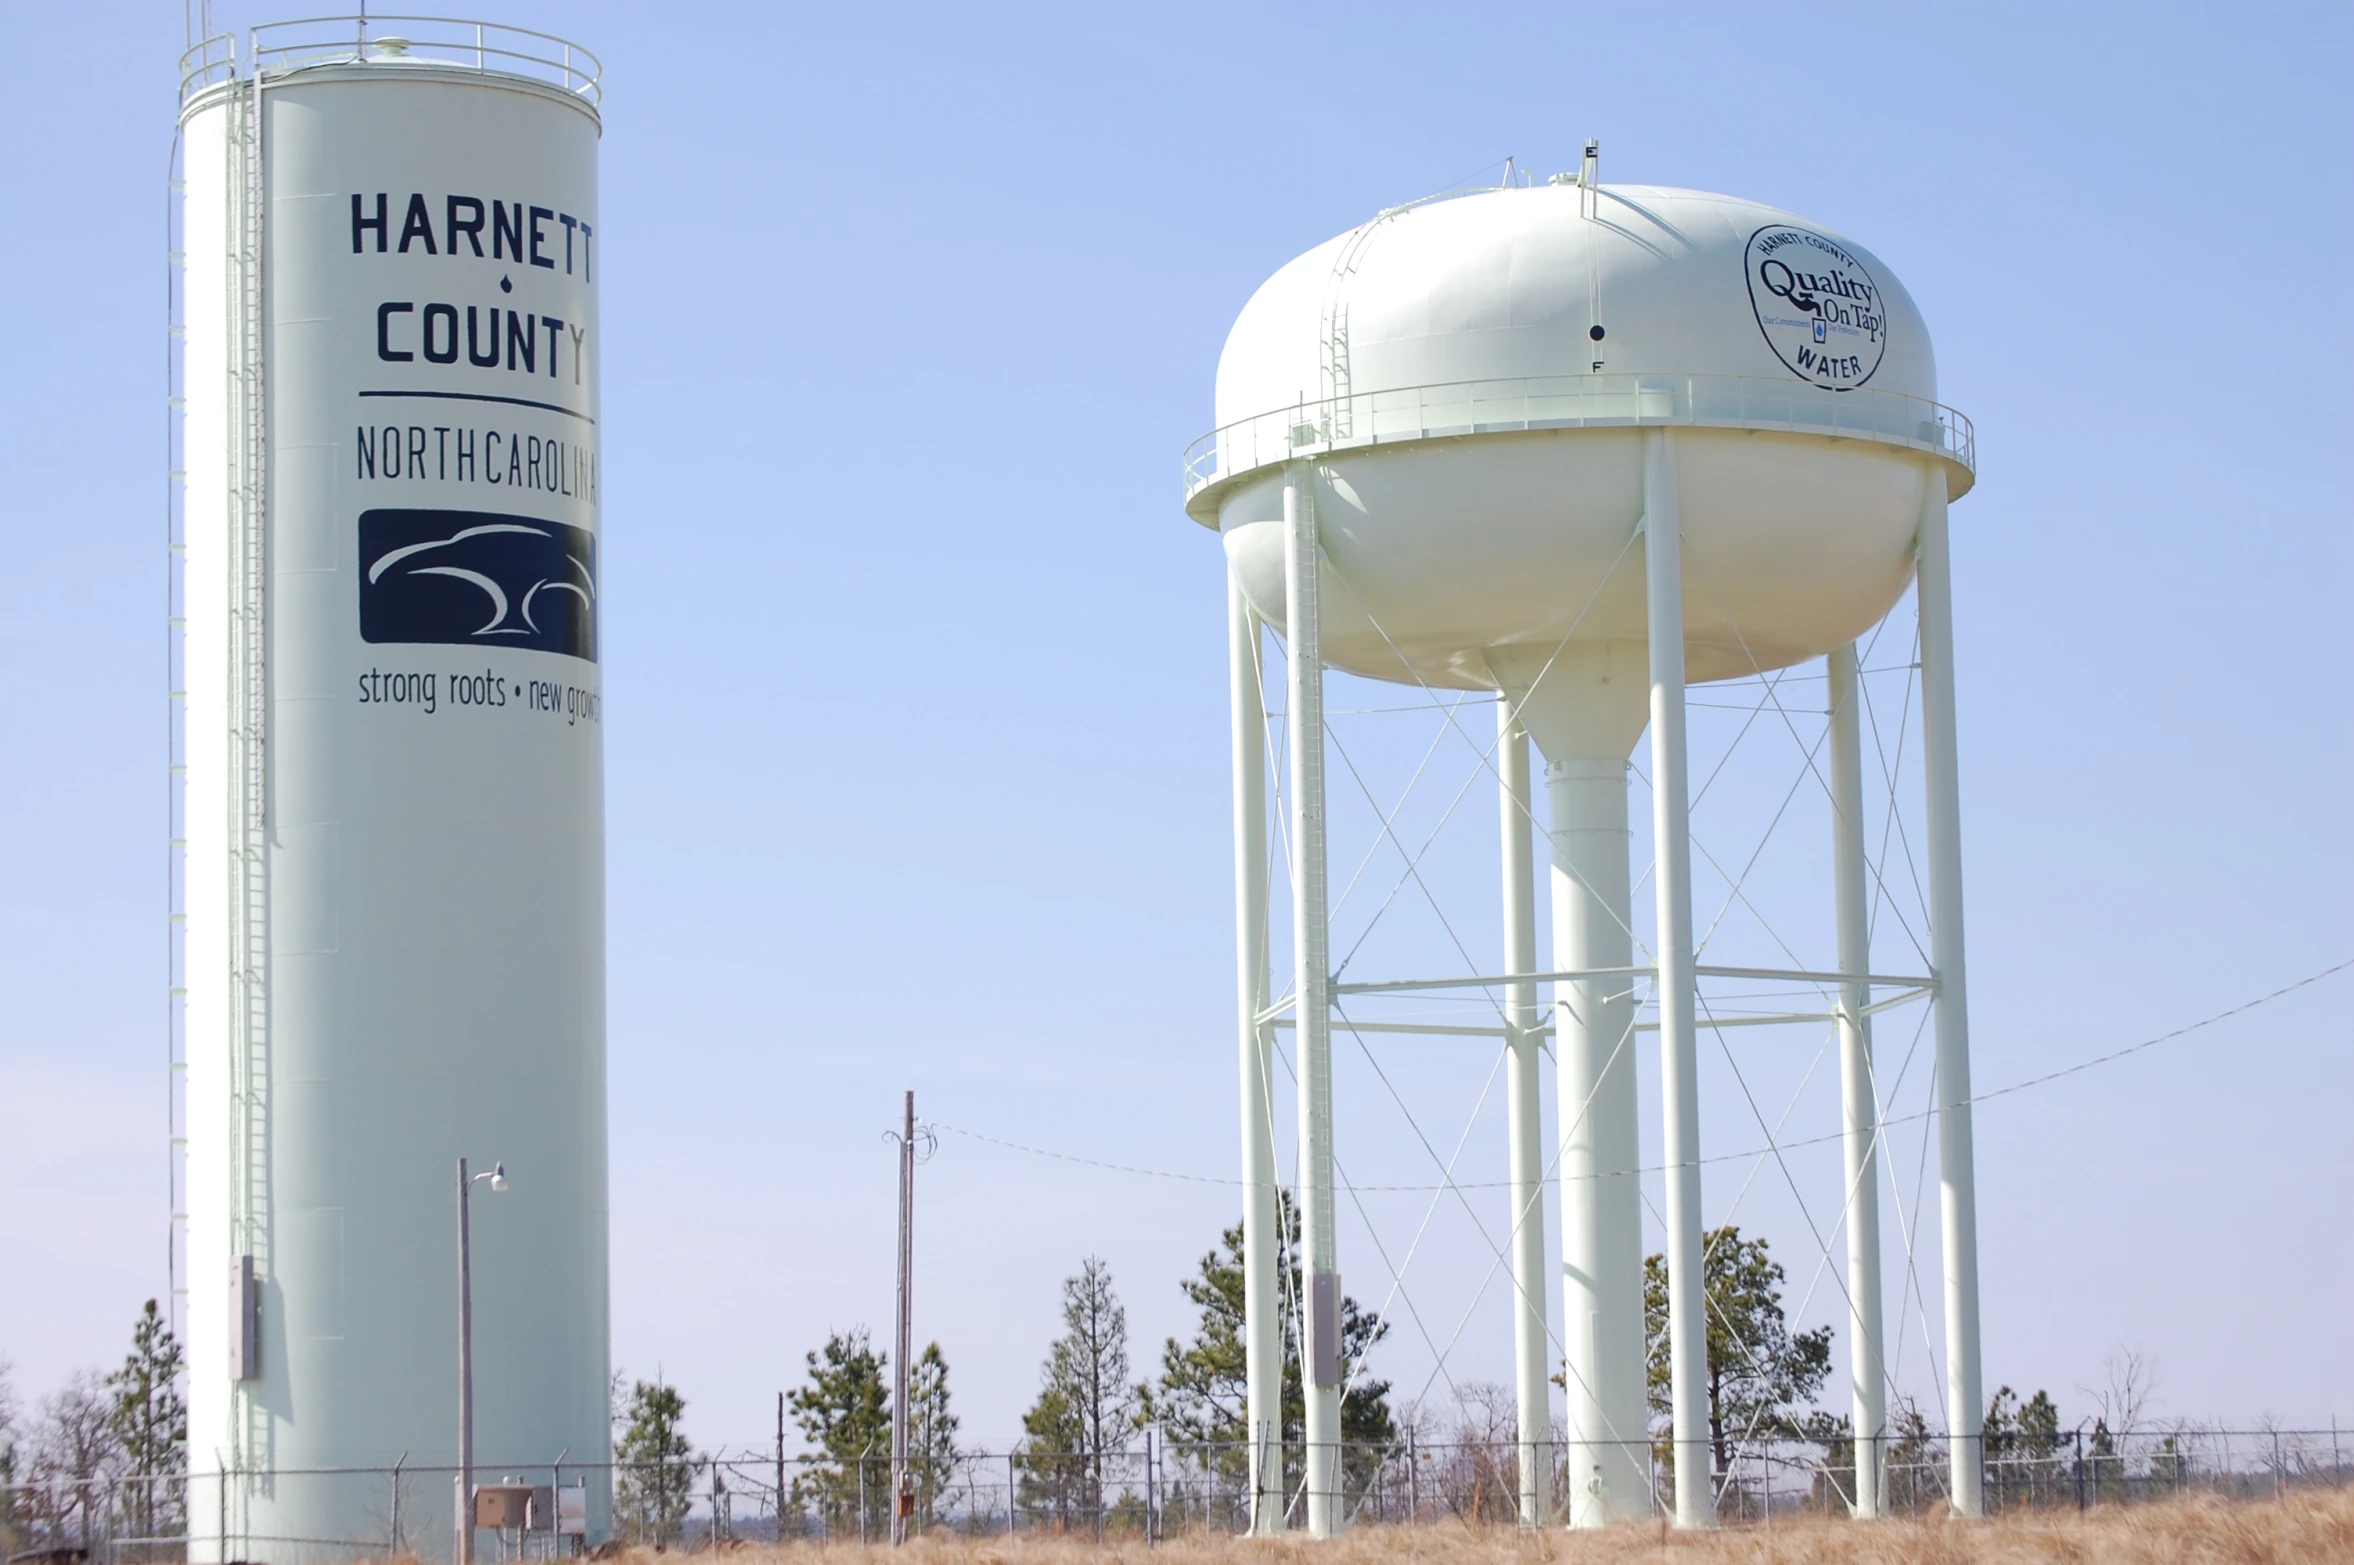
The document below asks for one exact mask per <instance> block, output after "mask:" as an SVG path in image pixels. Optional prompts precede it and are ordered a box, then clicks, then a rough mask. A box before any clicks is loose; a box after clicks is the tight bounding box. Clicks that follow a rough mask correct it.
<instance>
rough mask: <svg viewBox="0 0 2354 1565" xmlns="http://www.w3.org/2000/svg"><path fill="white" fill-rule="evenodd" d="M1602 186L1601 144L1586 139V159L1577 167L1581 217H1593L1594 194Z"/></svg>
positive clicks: (1593, 139)
mask: <svg viewBox="0 0 2354 1565" xmlns="http://www.w3.org/2000/svg"><path fill="white" fill-rule="evenodd" d="M1601 185H1602V143H1601V142H1600V141H1598V140H1596V139H1595V138H1594V137H1592V136H1588V137H1587V138H1586V158H1585V161H1584V162H1583V163H1580V164H1579V165H1578V205H1579V206H1580V207H1582V208H1583V209H1584V210H1583V212H1582V214H1581V215H1582V216H1585V217H1592V216H1593V215H1594V192H1595V191H1596V190H1599V189H1600V188H1601Z"/></svg>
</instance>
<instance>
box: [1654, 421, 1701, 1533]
mask: <svg viewBox="0 0 2354 1565" xmlns="http://www.w3.org/2000/svg"><path fill="white" fill-rule="evenodd" d="M1643 564H1644V573H1645V577H1646V581H1647V593H1648V597H1649V602H1648V609H1649V620H1650V631H1651V797H1652V808H1651V825H1652V838H1653V843H1654V850H1655V852H1656V854H1657V865H1658V892H1657V900H1658V906H1659V946H1658V953H1659V954H1658V961H1659V990H1658V994H1659V1061H1660V1096H1661V1100H1662V1108H1663V1110H1664V1112H1665V1118H1666V1132H1667V1133H1666V1138H1665V1145H1664V1147H1663V1148H1662V1156H1661V1158H1660V1162H1661V1164H1662V1165H1663V1166H1664V1169H1665V1174H1666V1181H1667V1201H1666V1209H1665V1216H1666V1219H1667V1321H1668V1327H1667V1331H1668V1368H1669V1400H1670V1416H1671V1420H1672V1425H1673V1432H1674V1439H1675V1453H1676V1512H1675V1519H1676V1525H1677V1526H1678V1527H1705V1526H1707V1525H1708V1524H1709V1522H1710V1521H1711V1519H1712V1518H1713V1515H1714V1506H1713V1505H1712V1503H1711V1498H1710V1475H1709V1443H1708V1322H1707V1316H1706V1309H1707V1306H1706V1304H1705V1301H1704V1296H1703V1284H1702V1272H1701V1268H1702V1254H1701V1232H1700V1162H1699V1158H1700V1083H1699V1080H1698V1072H1699V1050H1698V1047H1697V1044H1696V1041H1695V1036H1694V1032H1693V1026H1692V1022H1693V1015H1692V1012H1693V1002H1694V997H1695V996H1694V987H1693V985H1694V977H1693V972H1692V967H1693V960H1694V959H1693V953H1692V845H1691V824H1692V823H1691V809H1690V793H1689V785H1688V782H1687V777H1686V772H1687V767H1686V761H1685V753H1684V561H1683V526H1682V522H1681V519H1680V518H1679V516H1678V514H1677V508H1676V448H1675V442H1674V440H1673V439H1672V437H1671V436H1670V435H1669V433H1668V432H1667V431H1666V430H1664V429H1651V430H1646V431H1644V435H1643Z"/></svg>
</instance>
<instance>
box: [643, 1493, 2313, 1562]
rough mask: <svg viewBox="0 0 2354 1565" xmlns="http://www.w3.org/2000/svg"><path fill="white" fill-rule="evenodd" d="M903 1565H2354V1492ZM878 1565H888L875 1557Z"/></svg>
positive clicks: (1019, 1547) (996, 1551)
mask: <svg viewBox="0 0 2354 1565" xmlns="http://www.w3.org/2000/svg"><path fill="white" fill-rule="evenodd" d="M728 1553H729V1554H730V1555H731V1556H733V1562H732V1565H852V1562H853V1561H859V1562H862V1565H865V1562H869V1561H870V1557H877V1556H889V1555H890V1554H891V1551H889V1550H887V1549H880V1548H873V1549H870V1548H862V1547H861V1546H859V1545H857V1544H854V1543H850V1544H842V1543H835V1544H797V1545H791V1546H788V1547H785V1548H782V1549H777V1548H768V1547H758V1546H744V1547H740V1548H734V1549H730V1550H729V1551H728ZM621 1558H622V1559H623V1560H624V1561H626V1562H627V1565H672V1561H673V1560H674V1559H675V1556H662V1557H659V1558H658V1557H657V1556H656V1555H655V1554H654V1553H653V1551H651V1550H633V1551H631V1552H629V1553H626V1554H624V1555H622V1556H621ZM895 1560H896V1562H897V1565H1147V1562H1148V1561H1149V1562H1150V1565H1393V1562H1399V1565H1402V1562H1406V1561H1426V1560H1427V1561H1439V1560H1446V1561H1457V1560H1460V1561H1466V1562H1470V1565H1522V1562H1529V1565H1536V1562H1548V1565H1550V1562H1559V1565H1638V1562H1649V1561H1672V1562H1674V1565H1815V1562H1823V1565H1865V1562H1872V1565H1880V1562H1887V1565H2030V1562H2038V1561H2046V1560H2055V1561H2065V1562H2067V1565H2289V1562H2308V1561H2323V1562H2326V1561H2347V1562H2349V1565H2354V1492H2328V1493H2307V1494H2299V1495H2294V1496H2292V1497H2290V1498H2288V1499H2286V1500H2278V1501H2227V1500H2218V1499H2211V1498H2208V1499H2193V1500H2185V1501H2179V1502H2165V1503H2157V1504H2150V1505H2140V1506H2134V1507H2131V1508H2123V1507H2108V1508H2102V1509H2096V1510H2094V1511H2091V1512H2089V1513H2082V1514H2080V1513H2078V1512H2075V1511H2053V1512H2041V1513H2030V1514H2026V1515H2016V1516H2009V1517H2004V1518H2002V1519H1999V1520H1995V1521H1989V1522H1981V1523H1974V1524H1963V1523H1957V1522H1948V1521H1944V1520H1940V1519H1936V1518H1929V1519H1906V1520H1899V1521H1883V1522H1875V1523H1870V1524H1866V1525H1858V1524H1855V1523H1852V1522H1846V1521H1838V1520H1824V1519H1806V1520H1799V1521H1793V1522H1788V1523H1784V1524H1779V1525H1776V1526H1774V1527H1771V1528H1767V1527H1762V1526H1750V1527H1740V1528H1730V1527H1728V1528H1724V1529H1721V1530H1718V1531H1715V1532H1709V1533H1699V1534H1676V1533H1667V1532H1663V1531H1662V1530H1661V1529H1660V1528H1658V1527H1656V1526H1641V1527H1631V1526H1630V1527H1622V1528H1618V1529H1614V1530H1611V1531H1608V1532H1602V1533H1575V1534H1573V1533H1568V1532H1564V1531H1560V1530H1549V1531H1546V1532H1543V1533H1537V1534H1522V1533H1520V1532H1518V1531H1516V1530H1514V1529H1512V1528H1508V1527H1463V1526H1455V1525H1438V1526H1428V1527H1362V1528H1359V1529H1358V1530H1356V1531H1354V1532H1352V1533H1350V1534H1349V1535H1348V1536H1347V1537H1345V1538H1343V1539H1341V1540H1339V1541H1338V1542H1335V1543H1330V1544H1312V1543H1309V1542H1307V1541H1306V1540H1305V1539H1301V1538H1297V1537H1292V1538H1286V1539H1283V1540H1280V1541H1273V1542H1258V1541H1252V1540H1245V1539H1239V1538H1224V1537H1210V1536H1203V1535H1199V1534H1196V1535H1191V1536H1187V1537H1184V1538H1179V1539H1175V1540H1172V1541H1170V1542H1166V1543H1163V1544H1162V1545H1160V1546H1159V1547H1158V1548H1155V1549H1147V1548H1145V1546H1144V1545H1143V1544H1142V1543H1141V1542H1139V1541H1137V1540H1136V1539H1134V1538H1133V1537H1130V1538H1117V1539H1113V1540H1110V1541H1107V1542H1104V1543H1096V1542H1093V1541H1092V1540H1088V1539H1083V1538H1054V1537H1048V1536H1043V1535H1039V1534H1023V1535H1020V1536H1018V1537H1015V1538H1012V1539H1008V1538H1004V1537H990V1538H967V1537H958V1536H937V1535H936V1536H932V1537H927V1538H921V1539H918V1540H917V1541H916V1542H915V1543H914V1544H913V1545H911V1546H910V1547H909V1548H908V1549H907V1550H906V1551H905V1552H904V1553H901V1554H898V1555H897V1556H895ZM871 1565H881V1559H880V1558H874V1559H872V1561H871Z"/></svg>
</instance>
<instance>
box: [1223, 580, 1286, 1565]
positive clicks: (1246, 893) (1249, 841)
mask: <svg viewBox="0 0 2354 1565" xmlns="http://www.w3.org/2000/svg"><path fill="white" fill-rule="evenodd" d="M1226 624H1227V631H1228V640H1229V649H1228V650H1229V655H1230V657H1231V660H1232V679H1231V683H1232V687H1233V698H1234V932H1235V956H1236V967H1237V973H1236V978H1237V982H1236V998H1237V1001H1238V1005H1237V1007H1236V1008H1237V1010H1238V1011H1239V1013H1240V1016H1239V1021H1240V1033H1241V1045H1242V1081H1241V1086H1242V1316H1243V1352H1244V1357H1245V1369H1244V1375H1243V1379H1244V1386H1245V1390H1246V1396H1247V1400H1248V1412H1247V1414H1246V1416H1247V1417H1248V1419H1249V1424H1250V1431H1251V1435H1250V1439H1251V1447H1250V1456H1249V1470H1250V1486H1251V1487H1250V1508H1251V1531H1253V1532H1255V1533H1275V1532H1281V1531H1282V1530H1283V1444H1282V1430H1283V1300H1282V1291H1281V1282H1280V1279H1279V1278H1278V1277H1277V1275H1276V1264H1277V1254H1278V1236H1277V1233H1276V1226H1275V1225H1276V1207H1275V1105H1274V1098H1273V1074H1274V1073H1273V1071H1272V1069H1271V1065H1272V1060H1271V1058H1270V1057H1271V1055H1272V1054H1273V1042H1274V1033H1273V1029H1271V1028H1270V1027H1269V1026H1268V1025H1267V1024H1266V1023H1264V1022H1261V1021H1260V1020H1259V1017H1260V1015H1261V1013H1263V1012H1264V1011H1265V1010H1266V1009H1267V999H1268V996H1267V709H1266V703H1265V698H1264V696H1263V694H1262V693H1261V686H1260V683H1259V681H1260V667H1259V642H1260V635H1259V616H1258V611H1257V610H1255V609H1253V608H1252V607H1251V606H1250V602H1249V600H1247V599H1246V598H1244V597H1243V595H1242V587H1241V584H1240V583H1238V582H1237V581H1235V580H1234V578H1233V577H1232V575H1231V574H1230V575H1229V576H1228V577H1227V585H1226Z"/></svg>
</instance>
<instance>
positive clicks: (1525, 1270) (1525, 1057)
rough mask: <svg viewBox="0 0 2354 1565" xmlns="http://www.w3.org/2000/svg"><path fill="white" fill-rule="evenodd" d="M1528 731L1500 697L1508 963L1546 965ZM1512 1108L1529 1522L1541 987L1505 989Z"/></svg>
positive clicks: (1546, 1462) (1533, 1499)
mask: <svg viewBox="0 0 2354 1565" xmlns="http://www.w3.org/2000/svg"><path fill="white" fill-rule="evenodd" d="M1528 748H1529V746H1528V730H1527V729H1525V728H1523V727H1522V726H1521V724H1520V720H1519V719H1518V718H1517V717H1515V716H1514V715H1513V712H1512V706H1511V703H1510V702H1509V701H1498V702H1497V703H1496V776H1497V793H1498V798H1497V811H1498V814H1499V815H1500V817H1501V823H1502V828H1503V829H1502V833H1501V835H1502V839H1503V840H1502V842H1501V844H1500V846H1501V847H1502V849H1503V858H1504V873H1503V887H1504V971H1505V972H1507V973H1533V972H1535V971H1536V970H1537V893H1536V877H1535V863H1534V860H1533V857H1532V854H1531V847H1530V844H1531V832H1530V822H1531V803H1532V801H1531V800H1530V798H1529V786H1528ZM1504 1050H1505V1056H1506V1058H1505V1068H1506V1077H1505V1086H1504V1097H1505V1115H1506V1119H1507V1121H1508V1123H1509V1125H1510V1130H1509V1132H1508V1134H1509V1137H1510V1145H1509V1147H1508V1149H1507V1150H1508V1153H1509V1160H1510V1166H1511V1170H1512V1212H1511V1223H1510V1227H1511V1232H1512V1382H1513V1403H1514V1409H1515V1412H1516V1414H1517V1418H1518V1430H1517V1433H1518V1436H1519V1448H1520V1449H1519V1470H1520V1524H1521V1525H1522V1526H1523V1527H1541V1526H1543V1525H1544V1524H1545V1522H1546V1521H1547V1520H1548V1519H1549V1518H1550V1512H1551V1509H1552V1506H1551V1498H1552V1491H1553V1482H1552V1471H1551V1469H1552V1461H1551V1448H1552V1438H1553V1412H1552V1401H1553V1397H1552V1392H1551V1390H1550V1388H1549V1384H1548V1383H1549V1382H1550V1381H1551V1379H1552V1364H1551V1359H1552V1345H1551V1342H1550V1337H1549V1333H1548V1332H1547V1330H1546V1319H1545V1316H1546V1308H1545V1306H1546V1302H1547V1299H1548V1296H1549V1295H1550V1294H1551V1293H1552V1291H1553V1290H1552V1283H1551V1279H1549V1278H1547V1277H1546V1275H1545V1163H1546V1158H1545V1124H1544V1121H1545V1106H1544V1098H1543V1093H1544V1083H1543V1080H1542V1077H1541V1073H1540V1072H1539V1070H1538V1063H1539V1061H1538V1056H1539V1054H1540V1053H1541V1051H1542V1039H1541V1037H1540V1035H1539V1029H1538V1025H1537V986H1536V985H1535V984H1534V983H1521V984H1513V985H1512V986H1511V987H1510V988H1508V989H1506V990H1505V992H1504Z"/></svg>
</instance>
